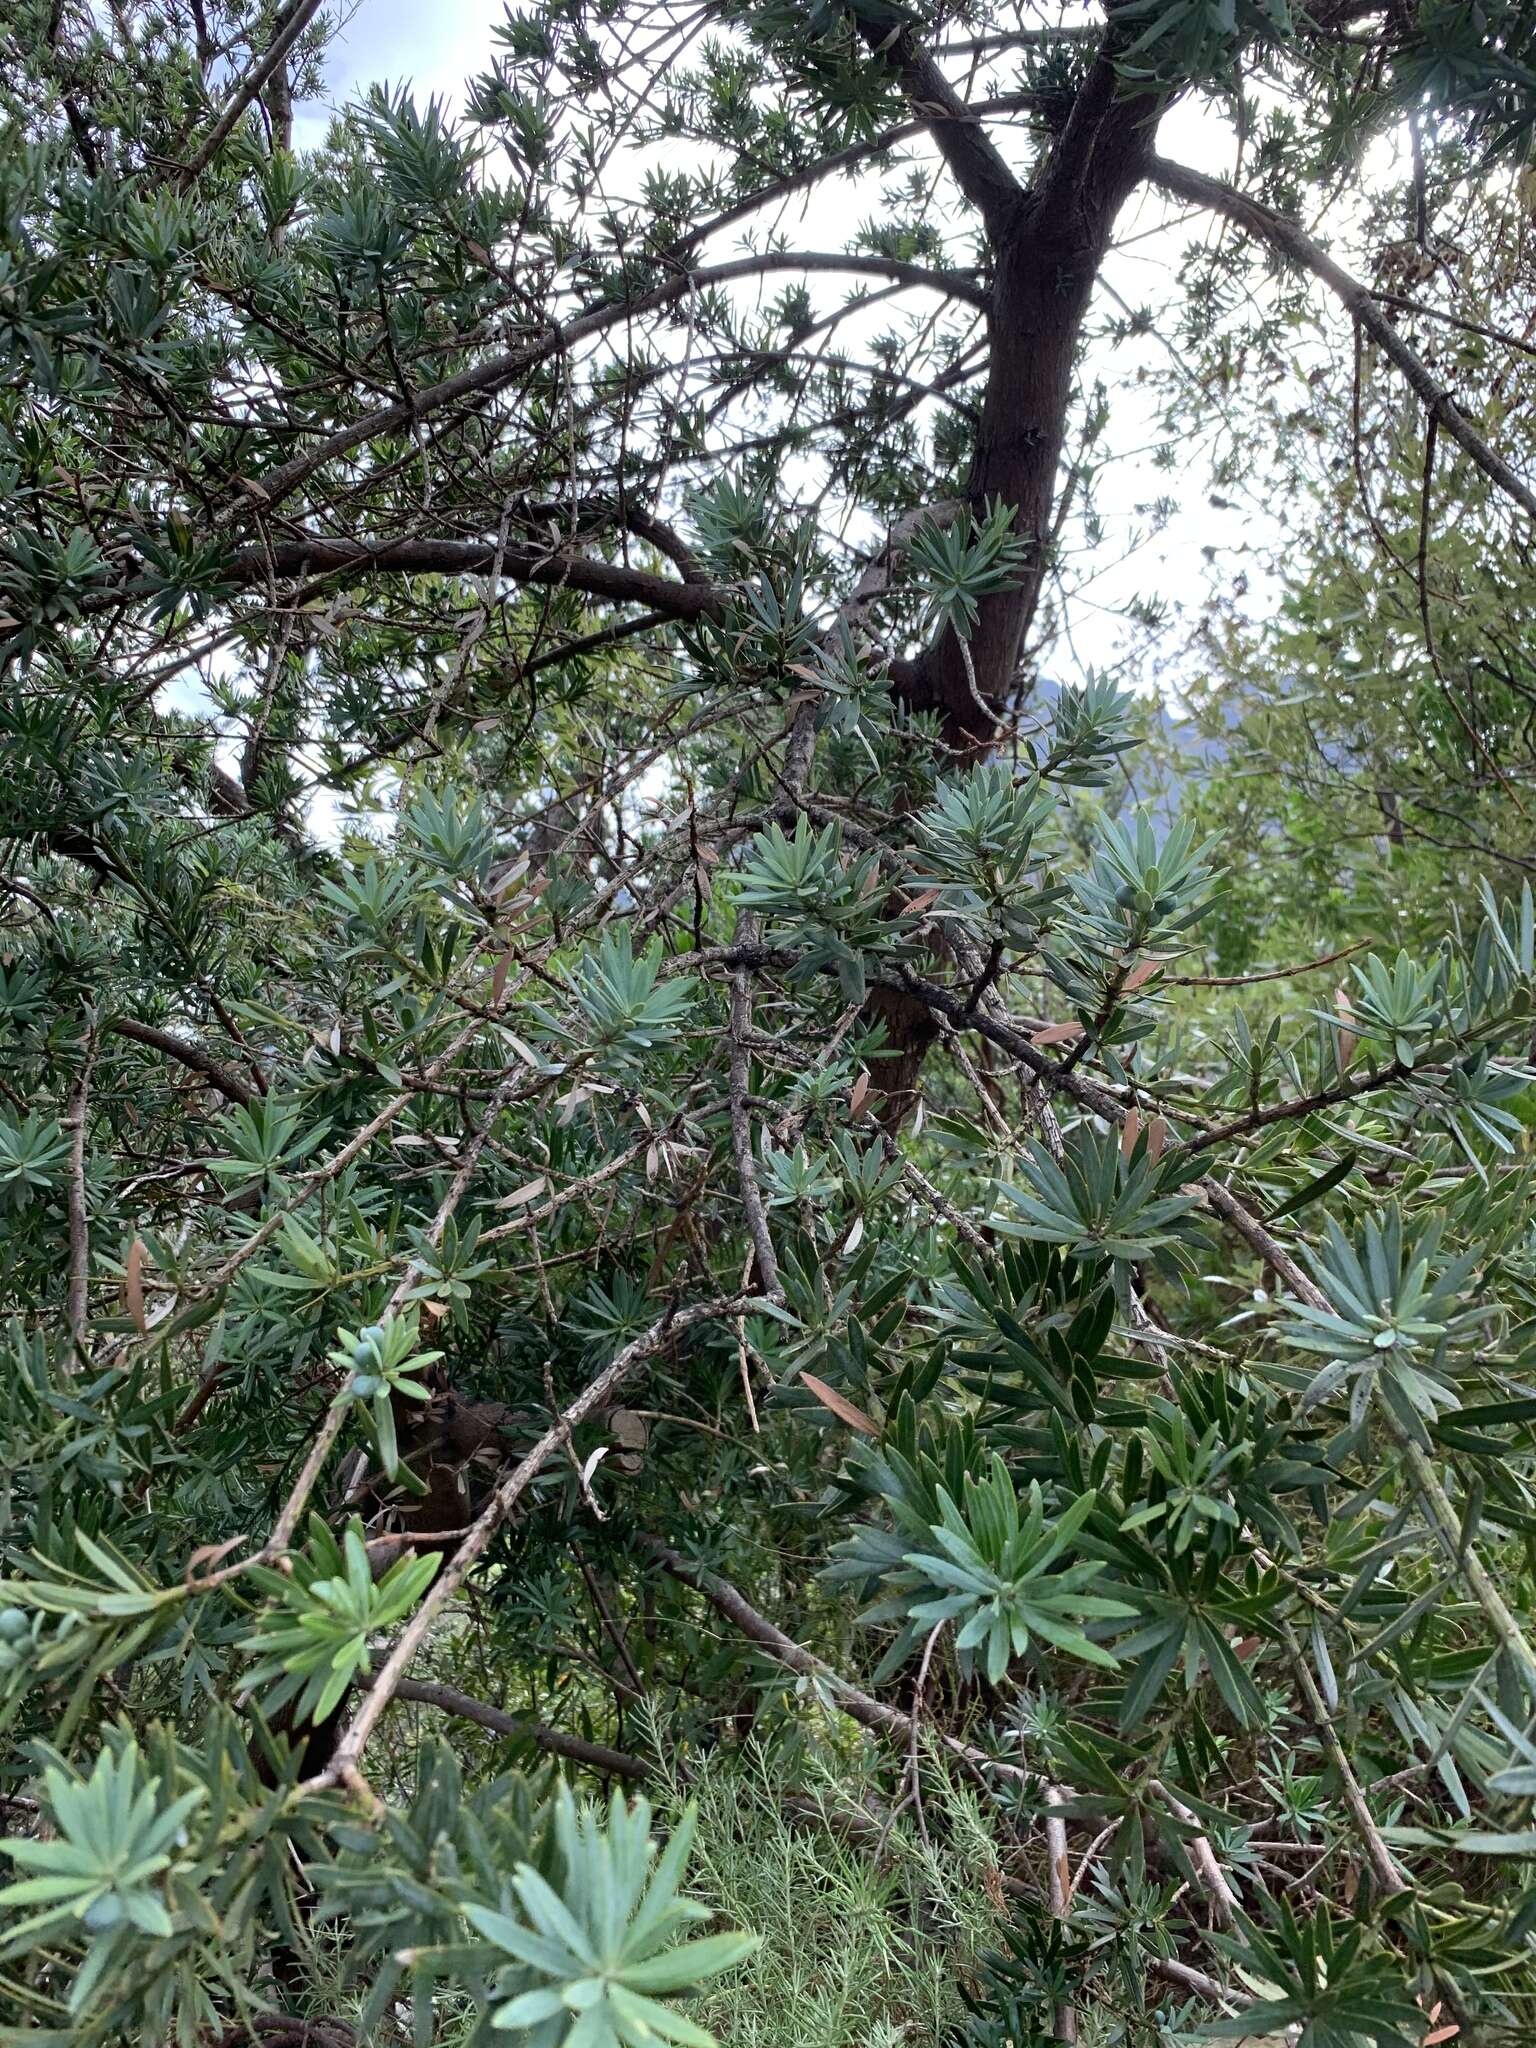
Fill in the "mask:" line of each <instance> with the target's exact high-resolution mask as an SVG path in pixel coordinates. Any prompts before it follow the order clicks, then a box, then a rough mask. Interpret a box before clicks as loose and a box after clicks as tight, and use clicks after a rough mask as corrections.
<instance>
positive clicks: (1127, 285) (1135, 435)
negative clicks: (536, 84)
mask: <svg viewBox="0 0 1536 2048" xmlns="http://www.w3.org/2000/svg"><path fill="white" fill-rule="evenodd" d="M505 11H506V10H505V6H504V4H503V0H419V4H418V0H356V4H355V5H354V6H353V7H352V9H351V11H350V12H349V13H348V14H347V15H345V16H344V17H343V18H342V26H341V28H340V30H339V32H338V34H337V36H336V38H335V40H334V42H333V44H332V46H331V51H330V61H329V76H328V90H327V97H326V101H325V102H323V103H314V102H311V103H309V104H308V105H306V106H304V107H302V108H300V109H298V110H296V112H297V120H296V125H295V141H296V142H297V144H298V145H299V147H301V148H302V147H306V146H312V145H314V144H317V143H319V142H321V141H322V140H323V139H324V135H325V129H326V123H327V119H328V116H329V111H330V109H331V108H334V107H338V106H340V105H342V104H343V103H344V102H345V101H346V100H347V99H348V98H350V97H351V96H352V95H353V94H355V93H356V92H357V91H358V90H359V89H361V88H362V87H364V86H367V85H368V84H371V83H374V82H388V83H391V84H398V83H401V82H403V81H408V82H409V83H410V84H411V86H412V88H413V90H414V92H415V95H416V98H417V99H418V101H423V102H424V101H425V100H427V99H428V98H430V97H432V96H433V95H436V96H438V97H440V98H442V99H444V100H446V101H447V102H448V103H449V104H450V105H453V106H458V105H460V104H461V103H462V99H463V89H464V85H465V82H466V80H468V79H470V78H472V77H473V76H474V75H475V74H477V73H478V72H480V71H482V70H484V69H485V68H486V67H487V65H488V63H489V62H490V59H491V57H492V55H493V52H494V47H495V46H494V45H493V42H492V34H491V32H492V28H493V26H494V25H495V24H496V23H497V22H499V21H500V20H501V19H502V18H503V15H504V13H505ZM1159 146H1160V147H1161V148H1162V150H1163V151H1164V152H1165V153H1166V154H1168V155H1171V156H1175V157H1178V158H1180V159H1181V160H1183V161H1184V162H1187V163H1192V164H1194V165H1196V166H1197V167H1198V168H1200V169H1202V170H1208V171H1214V172H1227V171H1230V170H1231V168H1232V165H1231V160H1230V142H1229V130H1228V129H1227V127H1226V125H1225V124H1224V123H1222V122H1220V121H1218V120H1215V119H1213V118H1212V117H1211V116H1210V115H1209V114H1208V113H1207V112H1205V111H1204V110H1203V109H1202V108H1201V107H1200V106H1199V105H1198V104H1196V103H1193V102H1186V103H1183V104H1181V105H1179V106H1176V107H1175V108H1174V109H1173V110H1172V111H1171V112H1170V113H1169V114H1168V115H1167V116H1166V117H1165V119H1164V122H1163V126H1162V129H1161V132H1160V140H1159ZM849 191H850V188H849V186H848V185H846V184H841V185H839V187H838V188H837V197H836V199H835V200H833V201H831V202H828V201H827V200H823V201H822V202H821V205H822V210H823V215H824V217H826V215H827V214H828V213H830V215H831V222H830V226H831V232H830V234H829V235H828V236H825V237H823V238H822V242H821V245H822V246H826V247H835V246H837V243H838V239H839V231H840V230H841V229H842V227H843V225H844V223H845V222H846V220H847V218H848V214H849V211H850V201H849V196H848V195H849ZM1167 218H1168V203H1167V202H1166V201H1165V200H1164V199H1163V198H1161V197H1160V196H1159V195H1157V194H1153V193H1148V194H1146V195H1144V196H1143V198H1142V199H1141V200H1139V201H1137V202H1133V204H1132V205H1131V206H1130V207H1128V208H1127V209H1126V213H1125V215H1124V217H1123V219H1122V221H1121V223H1120V230H1119V234H1118V236H1117V241H1118V243H1119V245H1120V246H1119V249H1118V250H1117V253H1116V254H1115V255H1114V256H1113V257H1112V258H1111V260H1110V262H1109V264H1108V265H1107V266H1106V268H1105V273H1104V276H1105V282H1106V284H1107V285H1108V286H1110V287H1112V288H1113V289H1114V291H1116V292H1118V294H1119V295H1120V297H1121V298H1122V299H1123V300H1124V301H1125V302H1126V303H1127V304H1129V305H1133V306H1140V305H1147V304H1151V305H1154V306H1155V305H1157V304H1159V303H1160V302H1163V301H1165V300H1166V299H1167V297H1168V290H1169V271H1170V266H1171V265H1172V264H1173V263H1174V262H1176V261H1177V258H1178V254H1179V251H1180V249H1181V248H1182V246H1183V243H1184V241H1185V239H1186V238H1187V236H1188V235H1189V233H1190V232H1191V230H1190V229H1189V228H1188V227H1182V226H1181V227H1178V228H1176V229H1174V230H1173V231H1171V232H1162V233H1158V232H1155V230H1156V229H1157V227H1158V225H1159V223H1161V222H1163V221H1164V220H1166V219H1167ZM811 225H812V226H813V227H814V226H815V225H816V223H815V219H814V215H812V218H811ZM811 239H813V240H814V239H816V238H815V236H814V235H813V236H812V238H811ZM1100 307H1101V310H1103V311H1105V312H1106V313H1108V312H1111V311H1113V310H1115V309H1114V307H1113V304H1112V302H1111V303H1108V304H1106V303H1105V301H1104V299H1103V298H1102V297H1101V300H1100ZM1102 353H1103V358H1104V359H1103V361H1102V362H1100V363H1090V370H1091V371H1092V370H1097V371H1098V372H1099V373H1100V374H1103V375H1104V376H1105V378H1106V380H1112V382H1113V384H1114V386H1115V387H1116V414H1115V427H1114V434H1115V441H1116V444H1117V446H1118V447H1119V448H1120V449H1121V450H1128V449H1133V448H1135V447H1137V446H1138V445H1139V444H1151V443H1152V442H1154V440H1155V438H1156V437H1155V432H1154V427H1153V410H1154V408H1153V407H1152V405H1151V404H1150V403H1146V402H1144V401H1141V400H1140V399H1139V398H1138V395H1137V394H1136V393H1135V390H1134V386H1133V384H1132V382H1131V380H1132V378H1133V377H1134V373H1135V370H1136V369H1137V367H1138V366H1139V365H1141V364H1145V365H1146V367H1147V368H1149V369H1155V370H1158V371H1163V370H1166V368H1167V361H1168V357H1167V351H1166V348H1165V347H1164V346H1163V344H1161V343H1160V342H1158V341H1157V340H1156V339H1155V338H1153V339H1148V340H1146V341H1144V342H1139V343H1135V344H1128V345H1126V346H1125V347H1124V348H1122V349H1120V350H1117V351H1113V352H1110V351H1103V352H1102ZM1208 492H1209V477H1208V473H1207V464H1206V460H1205V457H1204V452H1203V451H1202V450H1201V449H1199V448H1192V449H1190V450H1189V451H1188V453H1187V455H1186V457H1185V460H1184V462H1183V464H1182V466H1181V469H1180V470H1179V471H1176V472H1169V471H1167V470H1165V469H1161V468H1158V467H1156V466H1154V464H1153V463H1152V461H1151V460H1150V459H1149V456H1147V455H1143V456H1141V457H1140V458H1138V457H1136V456H1134V455H1131V456H1127V457H1126V458H1125V459H1123V460H1121V461H1120V462H1118V463H1117V464H1116V465H1115V466H1114V468H1113V469H1112V470H1111V471H1110V472H1108V473H1106V474H1105V475H1104V476H1102V477H1101V479H1100V482H1099V485H1098V505H1099V510H1100V512H1101V514H1102V515H1103V517H1104V522H1105V541H1104V545H1103V557H1104V567H1103V569H1102V571H1101V572H1099V573H1098V574H1097V575H1096V576H1095V578H1094V580H1093V581H1092V582H1091V583H1090V584H1089V585H1088V586H1087V587H1086V588H1085V589H1084V590H1083V591H1082V592H1081V594H1080V596H1079V598H1078V599H1077V601H1076V602H1075V603H1074V604H1073V605H1072V607H1071V614H1070V617H1069V620H1068V625H1069V628H1070V646H1069V647H1063V648H1060V649H1059V650H1057V652H1056V654H1055V656H1054V657H1053V659H1052V661H1051V663H1050V664H1049V666H1050V668H1051V669H1052V670H1053V671H1054V672H1056V673H1058V674H1060V675H1063V676H1070V675H1071V674H1072V673H1073V672H1074V670H1075V669H1076V668H1078V667H1080V666H1081V667H1101V666H1105V665H1107V664H1109V663H1110V662H1111V661H1112V660H1113V658H1114V655H1115V652H1116V649H1117V647H1118V646H1119V645H1120V644H1121V642H1122V640H1123V638H1124V632H1125V629H1124V626H1123V624H1122V622H1121V621H1120V620H1119V619H1118V618H1117V617H1116V616H1115V615H1114V612H1113V609H1112V608H1113V607H1114V606H1115V605H1117V604H1123V603H1124V602H1125V601H1126V600H1127V599H1128V598H1129V597H1131V596H1132V595H1134V594H1136V593H1138V592H1141V593H1144V594H1158V595H1161V596H1164V597H1166V598H1168V599H1170V600H1172V601H1173V602H1174V603H1175V604H1176V605H1178V606H1179V607H1181V608H1187V609H1197V608H1198V606H1199V604H1200V601H1201V599H1202V597H1203V595H1204V593H1205V590H1206V587H1207V580H1208V578H1209V577H1210V575H1211V574H1212V573H1213V566H1212V564H1211V563H1210V562H1209V561H1208V560H1207V557H1206V553H1205V550H1206V549H1207V548H1210V547H1215V548H1217V549H1219V550H1221V551H1222V552H1221V559H1220V562H1219V563H1218V564H1217V565H1216V568H1215V571H1214V573H1217V574H1221V575H1225V576H1226V577H1228V578H1229V579H1230V578H1231V577H1232V576H1233V575H1234V574H1235V573H1236V571H1237V569H1238V567H1239V566H1243V567H1245V568H1247V569H1248V571H1249V574H1250V577H1251V578H1253V579H1254V580H1256V572H1255V569H1254V565H1253V564H1252V563H1251V562H1244V563H1242V564H1241V565H1240V564H1239V561H1238V559H1237V557H1238V554H1239V552H1246V550H1245V542H1248V541H1251V539H1252V538H1253V535H1254V533H1255V532H1256V531H1258V530H1261V529H1262V527H1263V525H1264V524H1265V522H1264V520H1263V512H1262V507H1261V505H1260V504H1259V503H1258V502H1257V500H1255V501H1254V502H1253V503H1252V504H1251V505H1250V506H1249V507H1248V508H1246V509H1245V510H1244V511H1242V512H1240V513H1220V512H1217V511H1215V510H1213V509H1212V508H1211V507H1210V505H1209V503H1208ZM1163 496H1172V497H1175V498H1178V499H1179V500H1180V501H1181V510H1180V512H1179V513H1178V514H1177V515H1176V516H1175V518H1174V519H1173V521H1172V522H1171V524H1170V525H1169V526H1168V527H1167V528H1166V529H1165V530H1164V531H1163V532H1162V533H1160V534H1157V535H1155V536H1154V537H1153V538H1151V539H1150V540H1149V541H1147V543H1146V544H1145V545H1144V546H1143V547H1141V548H1140V549H1138V550H1137V551H1136V552H1135V553H1133V554H1130V555H1129V556H1128V557H1127V550H1128V549H1129V548H1130V547H1131V546H1132V545H1133V543H1134V541H1135V539H1136V536H1137V535H1138V533H1140V532H1142V531H1143V530H1144V525H1145V522H1143V521H1142V520H1141V519H1140V518H1139V517H1138V513H1137V507H1138V506H1139V505H1142V504H1145V503H1147V502H1148V501H1150V500H1152V499H1154V498H1158V497H1163ZM1182 637H1183V636H1182V634H1181V633H1179V632H1178V631H1174V632H1173V633H1171V634H1170V635H1169V636H1167V641H1166V642H1165V647H1166V651H1167V652H1168V653H1169V654H1171V653H1172V652H1173V647H1174V644H1175V643H1177V642H1178V641H1179V640H1180V639H1182Z"/></svg>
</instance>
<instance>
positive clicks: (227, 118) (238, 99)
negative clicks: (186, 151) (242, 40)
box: [181, 0, 320, 185]
mask: <svg viewBox="0 0 1536 2048" xmlns="http://www.w3.org/2000/svg"><path fill="white" fill-rule="evenodd" d="M319 12H320V0H293V5H292V6H291V7H290V8H289V10H288V12H287V14H285V15H280V16H279V17H278V21H277V25H276V29H275V32H274V34H273V37H272V40H271V42H270V43H269V44H268V45H267V49H266V53H265V55H264V56H262V57H260V58H258V59H257V61H256V62H255V63H254V64H253V65H252V66H251V68H250V70H249V71H248V72H247V73H246V74H245V76H244V78H242V79H241V81H240V83H239V85H237V86H236V88H235V90H234V91H233V92H232V93H231V94H230V97H229V100H228V103H227V104H226V106H225V108H224V111H223V113H222V114H220V116H219V118H218V120H217V121H215V122H214V124H213V126H212V127H211V128H210V129H209V131H208V133H207V135H206V136H205V137H204V139H203V142H202V143H201V145H200V146H199V148H198V149H197V151H196V152H195V154H194V155H193V157H192V159H191V161H190V162H189V163H188V165H187V166H186V169H185V170H184V171H183V172H182V174H181V176H182V183H183V184H185V185H190V184H191V183H192V182H193V180H194V179H195V178H198V177H200V176H201V174H202V173H203V172H204V171H205V170H207V168H208V166H209V165H210V164H211V163H212V162H213V160H214V158H215V157H216V156H217V155H218V153H219V151H220V150H221V149H222V148H223V147H224V145H225V143H226V142H227V141H228V140H229V138H230V136H231V135H232V134H233V133H234V129H235V124H236V123H237V122H238V121H239V119H240V117H241V116H242V115H243V114H244V112H245V110H246V108H247V107H248V106H249V105H250V104H251V102H252V100H254V99H255V97H256V95H257V94H258V93H259V92H260V91H261V89H262V87H263V86H264V85H265V84H266V82H267V80H268V79H269V78H270V77H271V76H272V74H273V72H274V71H276V70H277V69H278V67H279V66H280V65H281V64H282V62H283V60H284V58H285V57H286V56H287V55H288V52H289V51H290V50H291V49H292V48H293V46H294V44H295V43H296V42H297V41H298V40H299V37H300V36H301V35H303V33H304V31H305V29H307V28H308V27H309V24H310V23H311V22H312V21H313V20H314V18H315V16H316V15H317V14H318V13H319Z"/></svg>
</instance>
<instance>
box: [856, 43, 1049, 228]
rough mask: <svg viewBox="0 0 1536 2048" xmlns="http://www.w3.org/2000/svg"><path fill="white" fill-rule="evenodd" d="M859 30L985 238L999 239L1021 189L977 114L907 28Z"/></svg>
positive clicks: (1015, 209)
mask: <svg viewBox="0 0 1536 2048" xmlns="http://www.w3.org/2000/svg"><path fill="white" fill-rule="evenodd" d="M859 28H860V33H861V34H862V35H863V37H864V40H865V42H866V43H868V45H869V47H870V49H871V50H872V51H873V52H875V54H876V55H878V56H882V57H883V59H884V61H885V62H886V63H887V64H889V65H890V66H891V68H892V69H893V70H894V71H895V73H896V75H897V77H898V78H899V79H900V80H901V88H902V91H903V92H904V93H905V94H906V96H907V98H908V99H909V100H910V101H911V103H912V111H913V113H914V114H916V115H917V117H918V119H919V120H920V121H921V122H922V123H923V125H924V126H925V127H926V128H927V130H928V133H929V134H930V135H931V136H932V137H933V140H934V144H935V146H936V147H937V149H938V151H939V154H940V155H941V156H942V157H943V159H944V161H945V163H946V164H947V165H948V166H949V168H950V171H951V172H952V173H953V176H954V180H955V183H956V184H957V185H958V186H959V187H960V190H961V191H962V192H963V193H964V194H965V196H966V198H967V199H968V200H969V201H970V202H971V204H972V206H974V207H975V209H976V211H977V212H978V213H979V214H980V215H981V218H982V221H983V223H984V225H985V227H986V230H987V234H988V236H989V237H990V238H991V240H992V241H993V242H999V241H1001V240H1002V239H1003V238H1004V237H1005V236H1006V235H1007V233H1008V231H1009V228H1010V226H1011V224H1012V222H1013V220H1014V217H1015V215H1016V214H1017V212H1018V209H1019V207H1020V206H1021V205H1022V203H1023V199H1024V188H1023V187H1022V186H1021V185H1020V183H1019V181H1018V179H1017V178H1016V177H1015V176H1014V174H1013V172H1012V171H1011V170H1010V168H1009V166H1008V163H1007V161H1006V159H1005V158H1004V157H1003V155H1002V154H1001V152H1000V151H999V149H998V147H997V144H996V143H995V142H993V140H992V138H991V136H989V135H988V133H987V131H986V129H985V127H984V126H983V125H982V116H981V114H980V113H979V112H978V111H977V110H976V109H975V108H973V107H969V106H967V105H966V103H965V101H964V100H963V99H961V97H960V95H959V93H957V92H956V91H955V88H954V87H953V86H952V85H951V84H950V82H949V80H948V79H947V78H946V77H945V76H944V73H943V72H942V71H941V70H940V68H939V66H938V65H937V64H936V63H935V62H934V60H933V58H932V57H930V56H929V55H928V54H927V52H926V51H924V50H920V49H919V48H918V47H917V45H916V44H915V43H914V42H913V40H912V38H911V36H910V35H909V34H908V33H907V32H906V31H905V30H903V31H902V33H901V34H900V35H899V36H897V37H896V39H895V41H894V42H891V41H890V40H889V32H888V31H887V30H885V29H882V28H878V27H875V26H874V25H872V24H871V23H869V22H861V23H860V24H859Z"/></svg>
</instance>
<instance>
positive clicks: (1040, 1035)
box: [1029, 1018, 1083, 1045]
mask: <svg viewBox="0 0 1536 2048" xmlns="http://www.w3.org/2000/svg"><path fill="white" fill-rule="evenodd" d="M1082 1035H1083V1027H1082V1025H1081V1024H1079V1023H1078V1022H1077V1020H1076V1019H1075V1018H1074V1019H1073V1021H1072V1022H1071V1023H1070V1024H1047V1025H1046V1026H1045V1028H1044V1030H1043V1031H1036V1032H1035V1033H1034V1034H1033V1035H1032V1036H1031V1038H1030V1041H1029V1042H1030V1044H1031V1045H1066V1044H1068V1043H1069V1042H1070V1041H1071V1040H1072V1039H1074V1038H1081V1037H1082Z"/></svg>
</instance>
